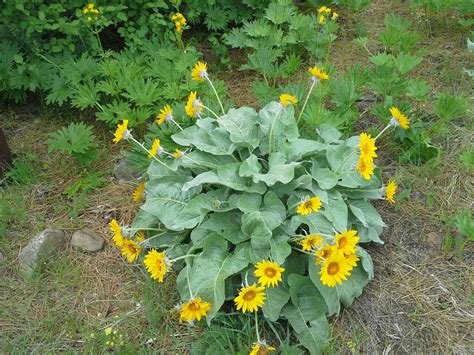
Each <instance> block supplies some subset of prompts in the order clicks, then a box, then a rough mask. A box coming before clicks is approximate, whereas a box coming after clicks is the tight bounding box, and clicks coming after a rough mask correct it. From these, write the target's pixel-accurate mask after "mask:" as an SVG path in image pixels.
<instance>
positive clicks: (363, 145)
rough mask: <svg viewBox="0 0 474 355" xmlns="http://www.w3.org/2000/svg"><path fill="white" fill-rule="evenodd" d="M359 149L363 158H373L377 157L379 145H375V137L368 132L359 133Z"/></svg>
mask: <svg viewBox="0 0 474 355" xmlns="http://www.w3.org/2000/svg"><path fill="white" fill-rule="evenodd" d="M359 150H360V156H361V157H362V158H363V159H372V158H375V157H377V153H375V151H376V150H377V147H376V146H375V138H372V137H371V136H370V134H368V133H361V134H360V135H359Z"/></svg>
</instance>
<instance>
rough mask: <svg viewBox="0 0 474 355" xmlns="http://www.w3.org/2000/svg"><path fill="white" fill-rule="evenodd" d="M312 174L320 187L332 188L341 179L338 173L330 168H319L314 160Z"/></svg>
mask: <svg viewBox="0 0 474 355" xmlns="http://www.w3.org/2000/svg"><path fill="white" fill-rule="evenodd" d="M311 175H312V176H313V179H314V180H316V182H317V183H318V185H319V187H320V188H322V189H324V190H328V189H332V188H333V187H334V186H336V185H337V182H338V181H339V175H338V174H336V173H335V172H333V171H332V170H330V169H328V168H319V167H318V166H317V165H316V164H315V163H314V162H313V168H312V170H311Z"/></svg>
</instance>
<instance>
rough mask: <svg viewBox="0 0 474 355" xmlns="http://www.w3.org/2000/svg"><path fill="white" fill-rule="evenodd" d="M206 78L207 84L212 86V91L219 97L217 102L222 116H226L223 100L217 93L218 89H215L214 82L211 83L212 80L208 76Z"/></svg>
mask: <svg viewBox="0 0 474 355" xmlns="http://www.w3.org/2000/svg"><path fill="white" fill-rule="evenodd" d="M205 78H206V80H207V82H208V83H209V85H211V89H212V91H214V94H215V95H216V97H217V101H219V105H220V107H221V110H222V114H223V115H225V111H224V106H222V102H221V99H220V98H219V95H218V94H217V91H216V88H215V87H214V84H212V81H211V79H209V76H208V75H206V76H205Z"/></svg>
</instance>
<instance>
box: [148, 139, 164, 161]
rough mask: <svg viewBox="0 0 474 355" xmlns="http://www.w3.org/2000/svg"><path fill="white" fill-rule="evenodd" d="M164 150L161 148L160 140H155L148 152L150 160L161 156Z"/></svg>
mask: <svg viewBox="0 0 474 355" xmlns="http://www.w3.org/2000/svg"><path fill="white" fill-rule="evenodd" d="M162 151H163V148H161V145H160V140H159V139H158V138H155V139H154V140H153V144H152V145H151V148H150V150H149V151H148V159H151V158H153V157H155V156H156V154H161V152H162Z"/></svg>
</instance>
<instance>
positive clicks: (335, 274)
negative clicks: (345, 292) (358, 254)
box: [319, 253, 352, 287]
mask: <svg viewBox="0 0 474 355" xmlns="http://www.w3.org/2000/svg"><path fill="white" fill-rule="evenodd" d="M351 270H352V266H351V265H350V264H349V263H348V261H347V260H346V258H344V255H342V254H339V253H335V254H333V255H331V256H330V257H329V258H327V259H326V260H325V261H324V263H323V266H321V270H320V272H319V275H320V280H321V283H322V284H323V285H326V286H329V287H334V286H336V285H337V284H342V281H343V280H347V277H348V276H349V275H350V274H351Z"/></svg>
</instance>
